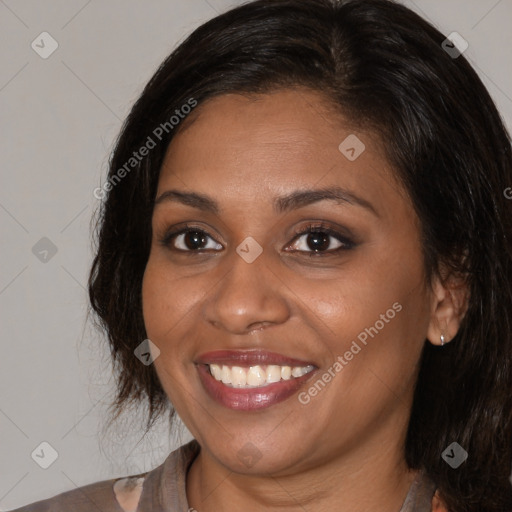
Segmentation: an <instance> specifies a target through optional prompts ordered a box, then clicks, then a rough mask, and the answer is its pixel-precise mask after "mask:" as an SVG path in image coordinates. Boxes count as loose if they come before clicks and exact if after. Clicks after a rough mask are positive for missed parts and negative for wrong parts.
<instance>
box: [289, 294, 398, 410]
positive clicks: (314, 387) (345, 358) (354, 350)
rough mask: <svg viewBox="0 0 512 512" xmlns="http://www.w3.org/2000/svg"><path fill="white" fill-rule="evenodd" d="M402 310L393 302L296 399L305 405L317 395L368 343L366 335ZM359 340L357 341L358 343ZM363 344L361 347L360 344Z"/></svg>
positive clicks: (381, 327)
mask: <svg viewBox="0 0 512 512" xmlns="http://www.w3.org/2000/svg"><path fill="white" fill-rule="evenodd" d="M400 311H402V305H401V304H400V303H399V302H395V303H394V304H393V306H392V307H391V308H389V309H388V310H387V311H386V313H383V314H381V315H380V317H379V320H377V321H376V322H375V323H374V324H373V325H372V326H371V327H366V328H365V329H364V330H363V331H361V332H360V333H359V334H358V335H357V340H353V341H352V343H351V345H350V348H349V349H348V350H347V351H346V352H345V353H344V354H343V355H342V356H341V355H339V356H337V357H336V360H335V362H334V363H333V364H332V365H331V366H330V367H329V368H328V369H327V370H326V371H325V372H324V373H323V374H322V375H321V376H320V377H318V379H317V380H316V381H315V382H314V383H313V384H311V386H310V387H309V388H308V389H307V390H306V391H302V392H301V393H299V396H298V399H299V402H300V403H301V404H302V405H307V404H309V402H311V399H312V398H314V397H315V396H317V395H318V394H319V393H320V392H321V391H322V390H323V389H324V388H325V387H326V386H327V384H329V382H331V381H332V379H334V377H336V375H338V374H339V373H340V372H341V370H343V368H345V366H347V364H349V362H350V361H352V359H354V357H355V356H356V355H357V354H359V353H360V352H361V350H362V349H363V348H364V347H365V346H366V345H367V344H368V337H371V338H374V337H375V336H376V335H377V334H379V332H380V331H381V330H382V329H384V327H385V326H386V324H389V322H390V321H391V320H393V318H395V316H396V314H397V313H400ZM358 342H359V343H358ZM361 345H363V347H362V346H361Z"/></svg>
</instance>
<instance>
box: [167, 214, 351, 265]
mask: <svg viewBox="0 0 512 512" xmlns="http://www.w3.org/2000/svg"><path fill="white" fill-rule="evenodd" d="M189 232H195V233H200V234H202V235H205V236H207V237H209V238H211V239H212V240H214V239H213V238H212V237H211V236H210V235H209V234H208V233H207V232H206V231H205V230H204V229H201V228H198V227H194V226H190V225H188V224H186V225H185V226H183V227H181V228H178V229H174V230H172V229H171V230H169V231H167V232H166V233H165V234H164V236H163V237H162V238H161V239H160V240H159V242H160V244H161V245H163V246H164V247H167V248H168V249H170V250H172V251H176V252H181V253H185V254H186V253H188V255H190V256H192V255H195V254H201V253H202V252H203V251H204V249H196V250H187V251H186V250H184V249H177V248H175V247H171V242H172V240H173V239H174V238H175V237H176V236H179V235H182V234H186V233H189ZM310 233H321V234H324V235H329V236H331V237H333V238H335V239H336V240H338V241H339V242H340V243H341V244H342V245H341V246H340V247H338V248H336V249H331V250H327V251H301V250H293V251H291V252H299V253H306V254H309V257H318V256H332V255H335V254H338V253H339V252H341V251H347V250H351V249H353V248H354V247H355V243H354V242H353V241H352V240H350V239H349V238H347V237H346V236H344V235H342V234H341V233H339V232H337V231H335V230H334V229H332V228H330V227H329V226H327V225H325V224H324V223H322V222H320V223H314V224H313V223H311V224H308V225H307V226H306V227H305V228H302V229H299V230H297V231H295V233H294V237H293V240H292V242H294V241H295V240H296V239H298V238H300V237H301V236H304V235H309V234H310ZM217 243H218V242H217ZM207 250H210V249H207Z"/></svg>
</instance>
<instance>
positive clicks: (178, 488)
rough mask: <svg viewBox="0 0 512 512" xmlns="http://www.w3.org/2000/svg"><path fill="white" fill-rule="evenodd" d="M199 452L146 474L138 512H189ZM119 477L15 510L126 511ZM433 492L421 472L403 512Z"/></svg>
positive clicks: (426, 505) (424, 511) (427, 502)
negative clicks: (117, 490) (189, 485)
mask: <svg viewBox="0 0 512 512" xmlns="http://www.w3.org/2000/svg"><path fill="white" fill-rule="evenodd" d="M198 453H199V444H198V443H197V442H196V441H191V442H190V443H188V444H186V445H184V446H182V447H181V448H178V449H177V450H175V451H173V452H172V453H171V454H170V455H169V456H168V457H167V459H166V460H165V461H164V462H163V464H161V465H160V466H158V467H157V468H155V469H153V470H152V471H150V472H148V473H146V474H145V480H144V485H143V488H142V495H141V497H140V501H139V505H138V508H137V512H188V510H189V505H188V502H187V495H186V485H185V479H186V475H187V471H188V468H189V467H190V465H191V463H192V461H193V460H194V458H195V457H196V455H197V454H198ZM134 476H144V475H134ZM117 480H119V479H118V478H116V479H112V480H103V481H101V482H96V483H93V484H90V485H86V486H83V487H79V488H78V489H74V490H72V491H68V492H65V493H62V494H59V495H57V496H54V497H53V498H49V499H47V500H43V501H38V502H36V503H32V504H31V505H27V506H25V507H22V508H18V509H16V510H14V511H12V512H124V511H123V509H122V508H121V507H120V505H119V504H118V502H117V500H116V497H115V494H114V490H113V486H114V482H116V481H117ZM434 492H435V485H434V484H433V482H432V481H431V480H430V479H429V478H428V477H427V476H426V475H425V474H424V473H422V472H420V473H418V475H417V477H416V479H415V480H414V482H413V483H412V484H411V487H410V489H409V492H408V494H407V497H406V499H405V502H404V504H403V505H402V508H401V509H400V512H431V503H432V497H433V495H434Z"/></svg>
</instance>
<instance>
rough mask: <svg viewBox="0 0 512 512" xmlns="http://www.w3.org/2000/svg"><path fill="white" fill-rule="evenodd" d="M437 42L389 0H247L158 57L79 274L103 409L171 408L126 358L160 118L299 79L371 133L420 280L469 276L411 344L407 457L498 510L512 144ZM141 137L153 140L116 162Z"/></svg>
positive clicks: (163, 136)
mask: <svg viewBox="0 0 512 512" xmlns="http://www.w3.org/2000/svg"><path fill="white" fill-rule="evenodd" d="M444 39H445V36H444V35H443V34H441V33H440V32H439V31H438V30H437V29H435V28H434V27H432V26H431V25H430V24H429V23H427V22H426V21H424V20H423V19H421V18H420V17H419V16H418V15H416V14H415V13H413V12H412V11H411V10H409V9H407V8H405V7H403V6H401V5H399V4H396V3H394V2H391V1H388V0H347V1H335V0H259V1H255V2H251V3H248V4H246V5H243V6H240V7H237V8H235V9H232V10H230V11H228V12H227V13H225V14H222V15H220V16H218V17H216V18H214V19H212V20H211V21H209V22H207V23H205V24H204V25H202V26H200V27H199V28H198V29H197V30H195V31H194V32H193V33H192V35H190V36H189V37H188V39H186V40H185V41H184V42H183V43H182V44H181V45H180V46H179V47H178V48H177V49H176V50H175V51H174V52H173V53H172V54H171V55H170V56H169V57H168V58H167V59H166V60H165V61H164V62H163V64H162V65H161V66H160V68H159V69H158V71H157V72H156V73H155V75H154V76H153V77H152V78H151V80H150V81H149V83H148V84H147V86H146V87H145V89H144V91H143V93H142V95H141V97H140V98H139V100H138V101H137V102H136V104H135V105H134V106H133V108H132V110H131V112H130V114H129V116H128V118H127V120H126V122H125V124H124V126H123V128H122V131H121V134H120V136H119V138H118V141H117V145H116V147H115V150H114V152H113V155H112V158H111V161H110V172H109V180H113V178H114V176H117V177H119V169H121V168H123V166H125V169H129V172H126V173H123V177H122V179H121V180H117V181H116V182H115V183H113V186H111V187H109V188H110V190H109V191H108V194H106V197H105V200H104V201H103V203H102V207H101V212H100V213H101V216H100V219H99V223H98V226H97V227H98V233H97V236H98V246H97V253H96V257H95V259H94V263H93V266H92V269H91V274H90V279H89V294H90V300H91V304H92V308H93V309H94V311H95V312H96V314H97V316H98V318H99V320H100V323H101V324H102V326H103V327H104V328H105V330H106V332H107V333H108V338H109V342H110V347H111V352H112V356H113V361H114V368H115V371H116V376H117V383H118V389H117V398H116V401H115V403H114V404H113V406H114V410H115V411H116V412H117V414H118V413H119V412H120V411H121V410H122V409H123V407H124V406H125V405H126V404H127V403H128V402H130V401H135V402H145V401H146V400H147V404H149V418H148V423H147V428H148V429H149V428H150V426H151V425H152V420H154V418H156V417H157V416H159V415H160V414H161V413H162V412H164V411H165V409H166V408H169V410H170V411H171V412H172V407H171V406H170V404H169V403H168V398H167V396H166V394H165V392H164V391H163V389H162V387H161V385H160V382H159V380H158V378H157V375H156V373H155V370H154V368H153V366H152V365H150V366H144V365H143V364H141V363H140V361H139V360H138V359H137V358H136V357H134V349H135V348H136V347H137V345H139V344H140V343H141V341H142V340H144V339H145V338H146V332H145V329H144V322H143V317H142V307H141V283H142V277H143V273H144V269H145V266H146V263H147V260H148V256H149V251H150V243H151V237H152V231H151V217H152V210H153V201H154V199H155V193H156V188H157V183H158V178H159V171H160V167H161V164H162V161H163V158H164V154H165V151H166V149H167V147H168V145H169V142H170V141H171V139H172V137H173V136H174V134H175V133H176V132H177V131H178V130H179V129H180V127H181V126H183V125H186V120H185V121H184V122H181V121H180V124H178V125H177V126H176V127H174V125H173V126H172V127H171V125H170V124H169V119H170V118H171V116H172V115H173V114H174V113H175V112H176V110H177V109H178V110H180V112H182V111H181V108H182V106H183V105H185V104H187V103H189V104H190V101H191V99H192V100H193V101H197V102H198V106H197V113H200V109H201V105H202V104H203V103H204V102H205V101H206V100H207V99H209V98H212V97H215V96H219V95H221V94H224V93H240V94H247V95H248V94H254V93H256V94H257V93H262V94H263V93H266V92H271V91H275V90H277V89H279V88H292V87H297V86H300V87H308V88H310V89H312V90H314V91H318V92H321V93H322V94H323V95H324V96H325V97H326V98H327V99H328V101H329V102H330V104H331V105H332V106H333V111H335V110H337V111H341V112H343V115H344V116H345V118H346V119H349V120H350V121H351V122H353V123H354V124H355V125H356V126H361V127H366V128H368V129H371V130H374V131H375V132H376V133H378V134H379V135H380V137H381V140H382V141H384V143H385V144H384V146H385V148H386V150H387V156H388V159H389V161H390V162H391V164H392V165H393V167H394V169H395V170H396V175H397V177H398V178H399V180H401V182H402V183H403V185H404V187H405V189H406V190H407V192H408V194H409V196H410V198H411V200H412V202H413V204H414V207H415V209H416V212H417V215H418V217H419V219H420V222H421V229H422V239H423V251H424V257H425V267H426V271H427V275H428V277H429V279H430V278H431V277H432V276H433V275H435V274H437V273H438V272H439V270H440V265H444V266H446V267H448V268H450V269H451V270H452V271H453V272H456V273H458V274H459V275H461V276H464V279H465V280H466V282H467V284H468V288H469V292H470V299H469V306H468V310H467V313H466V315H465V318H464V320H463V323H462V325H461V328H460V330H459V332H458V334H457V336H456V337H455V338H454V339H453V340H452V341H451V342H450V343H449V344H448V345H446V346H444V347H435V346H433V345H432V344H430V343H428V342H426V343H425V346H424V349H423V354H422V358H421V362H420V371H419V378H418V382H417V386H416V390H415V396H414V404H413V407H412V412H411V418H410V424H409V430H408V436H407V441H406V445H405V447H404V449H405V457H406V460H407V463H408V464H409V466H410V467H411V468H414V469H419V468H423V469H425V470H426V472H427V474H428V475H429V476H430V477H431V478H432V479H433V480H434V481H435V483H436V484H437V486H438V488H439V491H440V493H441V496H442V498H443V499H444V500H445V502H446V503H447V505H448V506H449V509H450V510H451V511H453V512H466V511H467V512H469V511H478V512H483V511H488V512H491V511H492V512H498V511H499V512H504V511H509V510H512V486H511V483H510V480H509V475H510V471H511V464H512V331H511V315H512V286H511V284H512V251H511V236H512V225H511V219H512V203H511V201H510V200H508V199H507V198H506V197H505V194H504V190H505V189H506V188H507V187H508V186H512V156H511V146H510V139H509V136H508V134H507V131H506V129H505V127H504V125H503V123H502V121H501V119H500V116H499V114H498V112H497V110H496V107H495V105H494V104H493V102H492V100H491V98H490V96H489V94H488V92H487V91H486V89H485V87H484V86H483V84H482V82H481V81H480V79H479V78H478V76H477V74H476V73H475V72H474V70H473V69H472V67H471V66H470V65H469V64H468V62H467V60H466V59H465V58H464V56H462V55H460V56H458V57H457V58H453V55H449V54H448V53H447V52H446V51H445V50H444V49H443V47H442V42H443V40H444ZM195 114H196V113H194V114H193V115H195ZM164 123H168V124H167V125H165V126H166V127H167V129H166V130H163V131H162V130H161V132H162V133H160V132H158V133H159V134H160V137H158V140H156V137H155V135H154V133H155V129H156V128H157V127H159V126H162V125H163V124H164ZM171 124H172V123H171ZM152 134H153V139H155V142H157V143H156V146H155V147H154V148H152V149H151V150H150V151H149V153H148V154H147V155H146V156H145V157H144V158H141V159H140V161H137V162H136V163H134V162H132V163H133V164H134V165H133V166H131V167H129V168H127V167H126V164H127V162H128V161H129V160H130V158H131V157H132V156H133V152H134V151H137V150H138V149H139V148H141V147H142V146H143V145H145V144H146V143H147V140H148V137H150V136H151V135H152ZM124 174H125V175H124ZM453 441H456V442H457V443H459V444H460V445H461V446H462V447H463V448H464V449H465V450H466V451H467V452H468V454H469V457H468V459H467V460H466V462H464V463H463V464H462V465H461V466H460V467H458V468H457V469H453V468H452V467H450V466H449V465H448V464H447V463H446V462H445V461H444V460H443V459H442V458H441V454H442V452H443V451H444V450H445V448H446V447H447V446H448V445H449V444H450V443H452V442H453Z"/></svg>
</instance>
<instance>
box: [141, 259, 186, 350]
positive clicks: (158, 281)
mask: <svg viewBox="0 0 512 512" xmlns="http://www.w3.org/2000/svg"><path fill="white" fill-rule="evenodd" d="M191 302H193V294H191V291H190V287H187V286H186V285H185V283H184V281H183V280H180V279H177V278H175V277H174V276H173V274H172V273H171V272H169V269H167V268H166V265H165V264H164V263H163V262H160V261H159V260H158V258H152V257H151V256H150V259H149V261H148V264H147V266H146V270H145V272H144V278H143V281H142V310H143V316H144V324H145V327H146V332H147V335H148V337H149V339H151V340H152V341H154V342H155V343H156V344H157V345H158V346H160V345H164V341H165V342H166V343H165V346H168V343H167V340H169V339H172V336H169V334H170V333H171V332H172V330H174V329H175V328H176V326H177V325H178V324H179V322H180V320H181V319H183V317H184V316H185V315H186V314H187V312H188V311H190V309H191V307H192V304H191Z"/></svg>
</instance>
